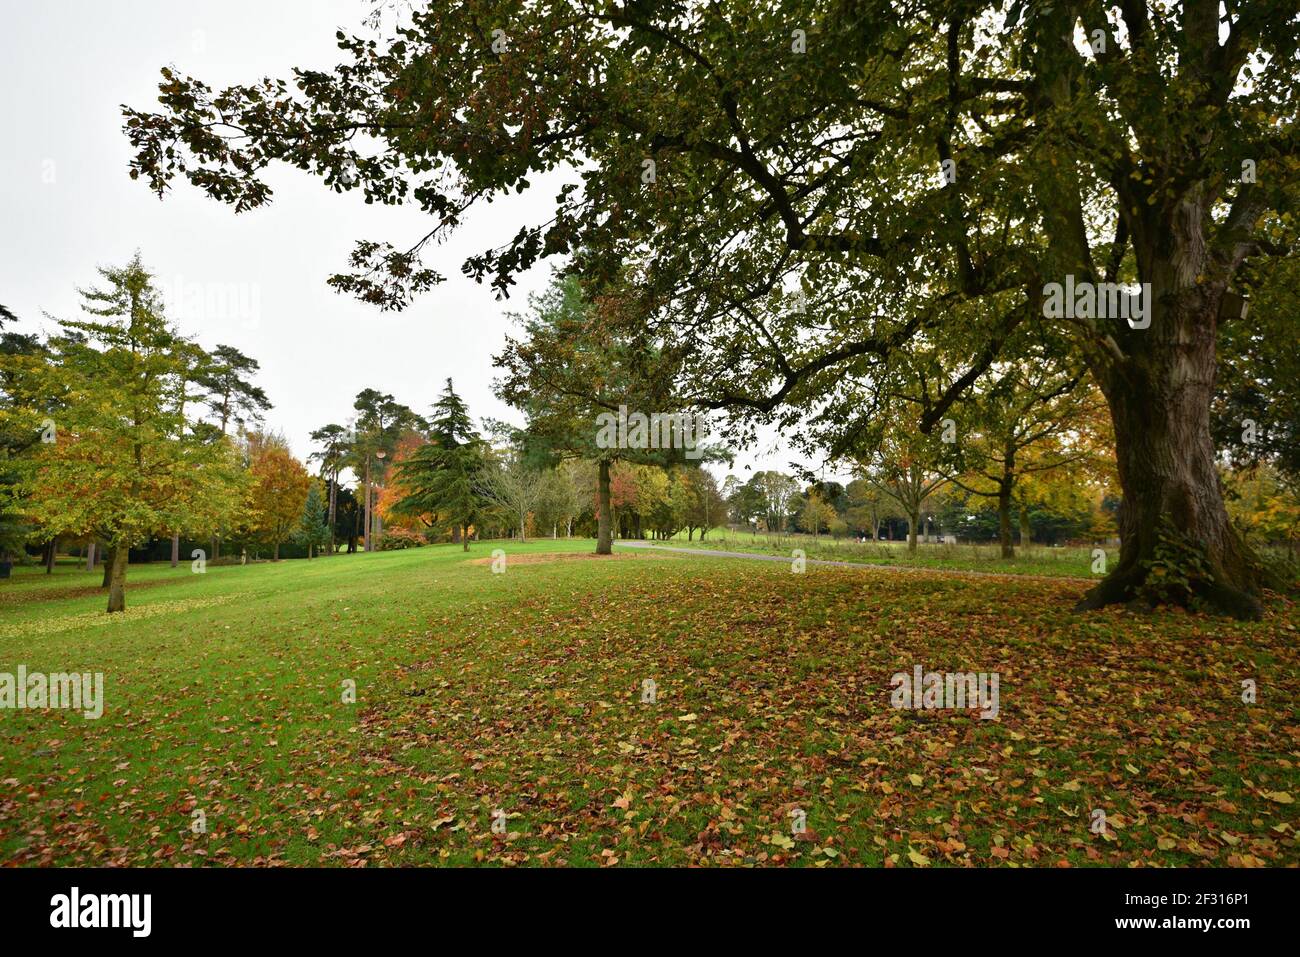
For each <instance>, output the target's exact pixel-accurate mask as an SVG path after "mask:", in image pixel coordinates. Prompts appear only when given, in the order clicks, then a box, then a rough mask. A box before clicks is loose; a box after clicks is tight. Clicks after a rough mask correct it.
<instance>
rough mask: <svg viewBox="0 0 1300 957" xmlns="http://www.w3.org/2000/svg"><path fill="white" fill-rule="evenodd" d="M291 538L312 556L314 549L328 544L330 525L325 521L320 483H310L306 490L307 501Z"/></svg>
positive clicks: (309, 556)
mask: <svg viewBox="0 0 1300 957" xmlns="http://www.w3.org/2000/svg"><path fill="white" fill-rule="evenodd" d="M293 540H294V541H295V542H296V543H298V544H299V545H304V546H306V548H307V557H308V558H314V557H315V552H316V549H318V548H320V547H321V546H323V545H327V544H329V540H330V527H329V523H328V522H327V521H326V512H325V503H324V502H323V501H322V496H321V492H320V485H319V484H317V483H316V482H312V483H311V487H310V488H308V490H307V501H306V502H304V503H303V507H302V518H301V520H300V521H299V523H298V528H297V529H296V530H295V531H294V534H293Z"/></svg>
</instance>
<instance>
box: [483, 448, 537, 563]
mask: <svg viewBox="0 0 1300 957" xmlns="http://www.w3.org/2000/svg"><path fill="white" fill-rule="evenodd" d="M538 479H539V476H538V474H537V472H535V471H533V470H532V469H530V468H528V467H527V466H526V465H524V463H523V461H522V459H521V458H520V457H519V456H517V455H512V456H511V457H510V458H508V459H507V460H506V461H505V462H492V463H489V464H488V465H486V466H484V467H483V468H482V469H480V470H479V473H478V482H477V488H478V492H479V494H480V495H482V496H483V498H485V499H487V500H488V501H489V502H491V503H492V504H493V505H496V506H497V507H498V508H500V509H501V511H502V512H504V513H505V514H506V515H508V516H509V517H510V519H511V520H512V524H513V523H516V522H517V524H518V527H519V540H520V541H521V542H525V541H527V540H528V514H529V513H530V512H532V511H533V510H534V509H535V508H537V505H538V503H539V502H540V500H541V496H542V484H541V482H539V481H538Z"/></svg>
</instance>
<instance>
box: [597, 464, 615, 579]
mask: <svg viewBox="0 0 1300 957" xmlns="http://www.w3.org/2000/svg"><path fill="white" fill-rule="evenodd" d="M609 498H610V496H609V462H608V460H606V459H601V460H600V463H599V466H598V468H597V477H596V554H597V555H612V554H613V553H614V542H613V539H612V538H610V506H609Z"/></svg>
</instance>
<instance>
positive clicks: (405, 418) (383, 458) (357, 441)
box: [347, 389, 426, 551]
mask: <svg viewBox="0 0 1300 957" xmlns="http://www.w3.org/2000/svg"><path fill="white" fill-rule="evenodd" d="M352 407H353V408H354V409H355V410H356V412H357V416H356V420H355V422H354V424H353V430H352V435H351V436H350V437H349V438H350V441H349V443H348V447H349V455H348V459H347V462H348V465H350V466H351V467H352V470H353V471H354V472H355V473H356V474H357V475H358V476H359V477H360V478H361V479H362V482H363V485H364V493H363V498H362V510H363V512H364V521H365V525H364V530H363V533H362V538H363V540H364V542H365V548H366V550H367V551H369V550H370V549H371V547H372V542H371V539H372V538H374V537H375V536H377V535H382V534H383V529H382V526H381V525H379V524H378V523H377V521H376V519H375V516H374V498H375V496H374V487H375V484H376V483H379V484H382V483H383V481H384V477H385V475H386V474H387V471H388V467H387V460H388V459H389V458H390V457H391V456H392V454H393V452H394V451H395V450H396V448H397V443H398V441H399V440H400V439H401V437H402V436H403V435H404V434H406V433H407V432H410V431H412V430H422V429H423V428H424V427H425V424H426V423H425V421H424V419H422V418H421V417H420V416H419V415H417V414H416V413H415V412H414V411H412V409H411V408H410V407H409V406H406V405H403V404H402V403H400V402H397V401H396V400H395V399H394V398H393V396H391V395H389V394H387V393H383V392H379V391H377V390H375V389H362V390H361V391H360V392H359V393H357V397H356V400H355V401H354V402H353V403H352Z"/></svg>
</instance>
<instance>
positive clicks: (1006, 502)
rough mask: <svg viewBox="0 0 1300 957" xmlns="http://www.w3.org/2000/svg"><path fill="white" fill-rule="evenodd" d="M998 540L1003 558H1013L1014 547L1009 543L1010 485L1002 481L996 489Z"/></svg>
mask: <svg viewBox="0 0 1300 957" xmlns="http://www.w3.org/2000/svg"><path fill="white" fill-rule="evenodd" d="M998 542H999V543H1000V544H1001V545H1002V557H1003V558H1015V557H1016V549H1015V546H1014V545H1012V544H1011V487H1010V486H1009V485H1007V484H1006V482H1005V481H1004V482H1003V483H1002V487H1001V488H1000V489H999V490H998Z"/></svg>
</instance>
